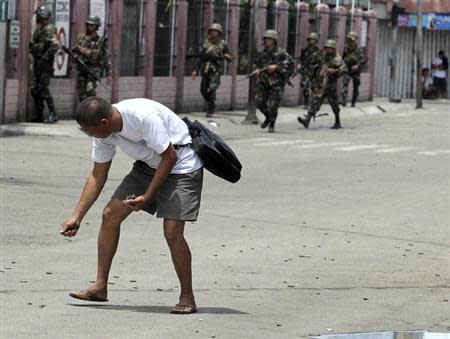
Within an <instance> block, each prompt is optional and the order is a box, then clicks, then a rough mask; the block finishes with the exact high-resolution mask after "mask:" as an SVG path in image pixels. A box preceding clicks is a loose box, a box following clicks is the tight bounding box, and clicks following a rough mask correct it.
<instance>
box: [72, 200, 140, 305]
mask: <svg viewBox="0 0 450 339" xmlns="http://www.w3.org/2000/svg"><path fill="white" fill-rule="evenodd" d="M131 212H132V209H131V208H129V207H128V206H127V205H125V204H124V203H123V202H122V201H120V200H116V199H112V200H110V202H109V203H108V204H107V205H106V207H105V208H104V209H103V215H102V226H101V228H100V232H99V233H98V242H97V248H98V261H97V279H96V280H95V283H94V284H92V285H91V286H89V288H88V289H87V290H86V291H80V292H75V293H74V294H75V295H78V296H81V297H83V296H84V297H95V298H98V299H106V297H107V294H108V276H109V270H110V268H111V263H112V260H113V258H114V254H115V253H116V250H117V245H118V243H119V237H120V224H121V223H122V221H123V220H125V219H126V217H127V216H128V215H129V214H130V213H131ZM72 296H74V295H72Z"/></svg>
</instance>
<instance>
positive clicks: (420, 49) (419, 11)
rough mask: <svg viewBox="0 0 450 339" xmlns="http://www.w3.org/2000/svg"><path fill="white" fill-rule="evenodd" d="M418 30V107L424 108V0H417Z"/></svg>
mask: <svg viewBox="0 0 450 339" xmlns="http://www.w3.org/2000/svg"><path fill="white" fill-rule="evenodd" d="M416 32H417V34H416V38H417V40H416V45H417V67H416V69H417V72H416V73H417V74H416V76H417V81H416V108H422V55H423V34H422V0H417V22H416Z"/></svg>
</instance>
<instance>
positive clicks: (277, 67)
mask: <svg viewBox="0 0 450 339" xmlns="http://www.w3.org/2000/svg"><path fill="white" fill-rule="evenodd" d="M263 39H264V49H263V50H262V51H259V52H258V55H257V56H256V61H255V65H254V68H255V71H253V73H252V74H256V75H258V84H257V86H256V93H255V101H256V106H257V107H258V109H259V110H260V111H261V113H263V114H264V116H265V120H264V122H263V123H262V124H261V128H266V127H267V126H269V133H273V132H275V121H276V120H277V116H278V106H279V105H280V103H281V97H282V95H283V91H284V86H285V84H286V83H287V82H289V78H290V76H291V74H292V68H293V67H295V66H294V61H293V59H292V57H291V56H290V55H289V54H288V53H287V52H286V51H285V50H284V49H282V48H280V47H279V46H278V33H277V31H275V30H273V29H269V30H267V31H266V32H265V33H264V37H263Z"/></svg>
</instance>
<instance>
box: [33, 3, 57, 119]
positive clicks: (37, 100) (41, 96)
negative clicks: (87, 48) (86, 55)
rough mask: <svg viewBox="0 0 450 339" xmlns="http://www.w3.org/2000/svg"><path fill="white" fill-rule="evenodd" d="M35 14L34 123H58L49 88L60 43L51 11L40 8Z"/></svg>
mask: <svg viewBox="0 0 450 339" xmlns="http://www.w3.org/2000/svg"><path fill="white" fill-rule="evenodd" d="M35 14H36V23H37V28H36V30H35V31H34V33H33V37H32V38H31V41H30V45H29V54H30V58H31V59H32V60H33V61H32V63H33V78H32V82H31V95H32V97H33V99H34V104H35V109H36V118H35V119H34V120H33V121H34V122H46V123H55V122H57V121H58V117H57V116H56V113H55V106H54V104H53V98H52V95H51V94H50V91H49V89H48V86H49V84H50V78H51V77H52V76H53V63H54V60H55V54H56V52H57V51H58V49H59V41H58V38H57V36H56V27H55V26H54V25H53V24H52V23H50V17H51V13H50V11H49V10H48V9H47V8H45V7H39V8H38V9H36V11H35ZM44 102H46V103H47V107H48V111H49V115H48V118H47V119H46V120H45V121H44V120H43V114H44Z"/></svg>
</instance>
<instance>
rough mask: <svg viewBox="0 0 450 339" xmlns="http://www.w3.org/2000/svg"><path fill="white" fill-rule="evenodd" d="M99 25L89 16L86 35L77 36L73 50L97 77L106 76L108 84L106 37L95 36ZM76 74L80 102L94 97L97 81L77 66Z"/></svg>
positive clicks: (95, 19)
mask: <svg viewBox="0 0 450 339" xmlns="http://www.w3.org/2000/svg"><path fill="white" fill-rule="evenodd" d="M100 25H101V21H100V18H99V17H98V16H96V15H91V16H89V17H88V19H87V20H86V33H85V34H80V35H79V36H78V38H77V44H76V46H75V48H74V49H73V50H74V53H75V54H76V55H77V56H79V57H80V58H81V60H83V62H84V63H85V65H86V66H87V67H89V68H90V69H91V70H92V71H93V72H94V73H95V74H97V75H98V77H101V76H106V79H107V83H108V84H110V83H111V61H110V58H109V55H108V46H107V39H106V37H100V36H99V35H98V34H97V31H98V28H99V27H100ZM77 72H78V79H77V89H78V98H79V100H80V102H81V101H83V100H84V99H86V98H87V97H91V96H96V95H97V94H96V91H95V89H96V88H97V81H96V80H95V79H93V77H92V76H91V75H89V74H88V73H87V72H86V71H85V70H84V69H83V68H82V67H81V66H80V65H78V64H77Z"/></svg>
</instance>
